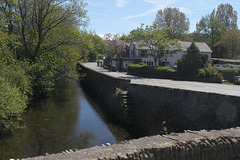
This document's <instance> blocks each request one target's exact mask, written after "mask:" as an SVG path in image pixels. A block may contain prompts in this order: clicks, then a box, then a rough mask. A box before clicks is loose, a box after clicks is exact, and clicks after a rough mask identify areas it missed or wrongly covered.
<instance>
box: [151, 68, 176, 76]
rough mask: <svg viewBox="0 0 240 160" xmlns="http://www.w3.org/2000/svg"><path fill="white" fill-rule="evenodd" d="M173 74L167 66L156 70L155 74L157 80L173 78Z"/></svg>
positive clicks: (172, 70)
mask: <svg viewBox="0 0 240 160" xmlns="http://www.w3.org/2000/svg"><path fill="white" fill-rule="evenodd" d="M175 72H176V71H175V70H174V69H172V68H171V67H169V66H164V67H158V68H156V74H157V76H158V77H159V78H173V77H174V75H175Z"/></svg>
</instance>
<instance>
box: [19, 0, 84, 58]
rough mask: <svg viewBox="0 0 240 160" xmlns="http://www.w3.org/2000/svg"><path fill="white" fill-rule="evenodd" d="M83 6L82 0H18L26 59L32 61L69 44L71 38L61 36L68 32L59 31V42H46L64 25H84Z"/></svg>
mask: <svg viewBox="0 0 240 160" xmlns="http://www.w3.org/2000/svg"><path fill="white" fill-rule="evenodd" d="M84 6H85V4H84V3H83V1H78V0H71V1H69V0H18V6H17V7H18V8H17V11H18V12H19V15H20V31H21V33H20V35H21V40H22V43H23V45H24V53H25V57H27V58H29V59H31V60H32V61H33V62H35V61H36V59H37V58H38V57H40V55H41V54H42V53H45V52H50V51H54V50H55V49H56V48H58V47H59V46H61V45H66V44H68V43H70V42H71V39H66V38H65V37H64V36H65V35H67V33H62V32H60V33H62V34H61V35H62V37H61V38H60V39H55V41H53V42H52V43H50V44H49V43H45V42H46V40H47V39H50V37H51V36H53V34H52V33H53V32H55V33H56V32H57V31H61V29H63V28H64V27H66V26H71V27H74V26H81V25H84V23H85V21H84V19H85V18H86V11H85V10H84ZM60 33H58V34H60ZM49 36H50V37H49Z"/></svg>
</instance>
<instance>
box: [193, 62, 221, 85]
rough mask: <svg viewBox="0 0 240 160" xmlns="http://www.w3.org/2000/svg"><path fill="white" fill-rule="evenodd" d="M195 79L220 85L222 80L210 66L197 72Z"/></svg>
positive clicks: (219, 74)
mask: <svg viewBox="0 0 240 160" xmlns="http://www.w3.org/2000/svg"><path fill="white" fill-rule="evenodd" d="M197 78H200V80H201V79H202V80H203V81H207V82H217V83H221V82H222V80H223V76H222V74H221V73H219V72H218V70H217V69H215V68H214V67H212V66H210V65H209V64H208V65H207V66H206V67H204V68H200V69H199V70H198V75H197Z"/></svg>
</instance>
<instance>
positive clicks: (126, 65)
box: [124, 61, 133, 68]
mask: <svg viewBox="0 0 240 160" xmlns="http://www.w3.org/2000/svg"><path fill="white" fill-rule="evenodd" d="M129 64H133V62H132V61H125V62H124V68H128V65H129Z"/></svg>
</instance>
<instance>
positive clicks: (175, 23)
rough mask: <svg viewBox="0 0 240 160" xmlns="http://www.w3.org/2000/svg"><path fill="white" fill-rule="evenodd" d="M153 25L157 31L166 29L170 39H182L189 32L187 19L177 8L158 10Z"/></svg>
mask: <svg viewBox="0 0 240 160" xmlns="http://www.w3.org/2000/svg"><path fill="white" fill-rule="evenodd" d="M154 23H156V24H157V27H158V29H159V30H163V29H164V28H168V30H167V33H168V34H169V36H170V38H171V39H175V38H178V39H182V38H183V35H184V34H186V33H187V32H188V30H189V19H188V18H187V17H186V15H185V14H184V13H183V12H181V11H180V10H179V9H178V8H170V7H168V8H165V9H164V10H159V11H158V13H157V15H156V18H155V21H154Z"/></svg>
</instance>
